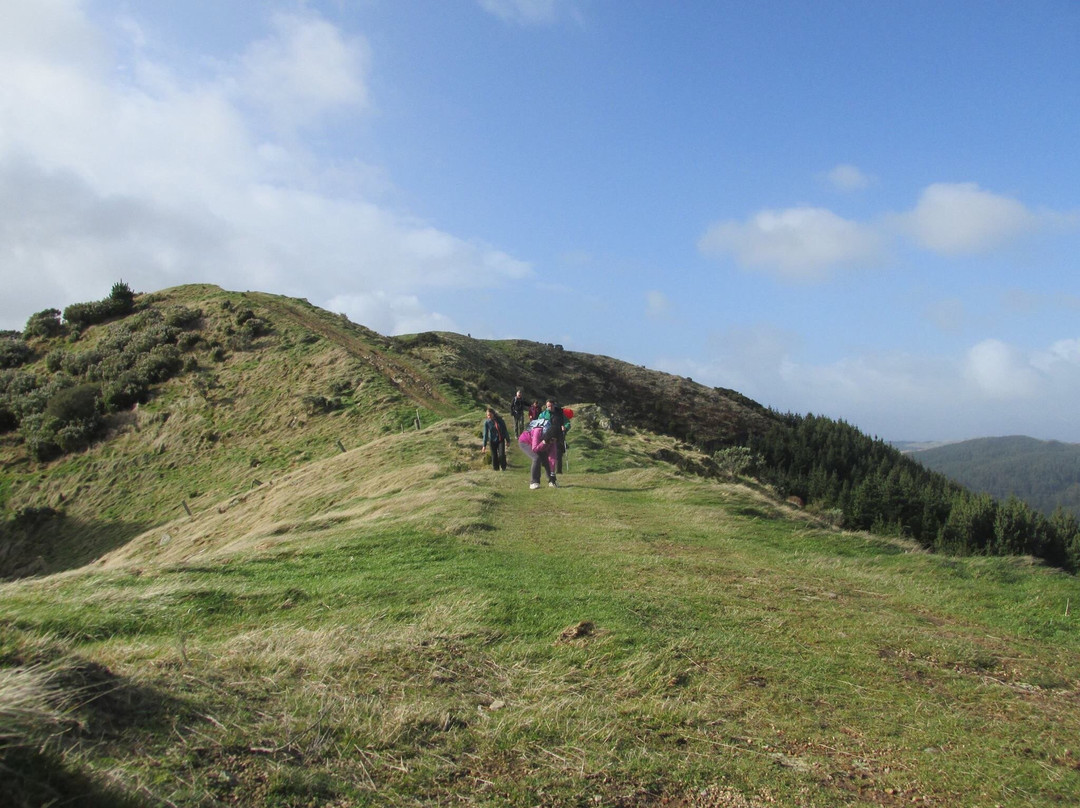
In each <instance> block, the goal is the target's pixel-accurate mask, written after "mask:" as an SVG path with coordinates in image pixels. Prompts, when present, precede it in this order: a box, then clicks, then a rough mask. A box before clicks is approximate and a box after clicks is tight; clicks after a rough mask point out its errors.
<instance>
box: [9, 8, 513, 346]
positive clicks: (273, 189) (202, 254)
mask: <svg viewBox="0 0 1080 808" xmlns="http://www.w3.org/2000/svg"><path fill="white" fill-rule="evenodd" d="M31 5H32V6H33V7H32V8H31ZM268 22H269V27H268V32H267V34H266V36H265V37H263V38H262V39H260V40H258V41H254V42H251V43H249V44H248V45H247V46H245V47H244V48H242V49H241V50H240V51H239V52H237V53H235V54H233V55H232V57H231V58H227V59H225V60H221V59H216V60H209V59H205V58H203V57H201V56H197V57H195V61H196V62H197V67H198V69H194V68H192V69H191V70H188V71H183V72H184V73H185V75H181V73H180V72H178V71H177V69H176V68H175V67H173V66H170V65H167V64H165V63H163V62H160V61H156V60H155V59H154V58H153V57H152V56H151V55H150V52H151V51H152V50H153V47H152V46H153V42H152V35H151V34H147V33H146V32H145V31H143V30H142V29H141V28H140V27H139V25H138V24H137V23H136V22H135V21H133V20H131V19H125V20H119V21H117V22H116V25H115V27H114V28H111V29H109V30H105V29H103V28H101V27H99V26H97V25H95V24H94V23H93V22H91V21H90V20H89V19H88V18H87V17H86V16H84V14H83V13H82V5H81V4H79V3H77V2H74V0H41V2H39V3H34V4H29V3H14V4H5V7H4V8H3V10H0V77H2V78H0V259H2V264H0V266H2V267H3V268H2V270H0V271H2V272H3V274H4V278H3V281H4V285H5V289H6V293H5V294H4V295H3V296H2V298H0V327H6V328H20V327H21V326H22V325H23V323H25V321H26V318H27V317H28V316H29V315H30V314H31V313H33V312H34V311H38V310H40V309H43V308H48V307H58V308H62V307H63V306H64V305H66V304H67V303H70V302H75V301H80V300H89V299H96V298H98V297H101V296H102V295H104V294H105V293H107V291H108V289H109V288H110V286H111V284H112V283H113V282H114V281H116V280H119V279H121V278H123V279H124V280H126V281H127V282H129V283H130V284H131V285H132V286H133V287H134V288H136V289H138V290H152V289H158V288H163V287H167V286H171V285H175V284H176V283H187V282H195V281H205V282H210V283H216V284H219V285H221V286H224V287H226V288H237V289H249V288H257V289H260V290H263V291H270V292H277V293H282V294H295V295H302V296H304V297H308V298H309V299H311V300H312V302H313V303H316V304H317V305H322V306H327V307H328V308H333V309H335V310H338V311H343V312H344V313H346V314H348V315H349V316H350V317H352V318H353V319H357V320H358V321H360V322H364V323H365V324H369V325H371V326H372V327H378V328H379V330H384V329H385V331H387V332H389V333H401V332H404V331H408V330H414V326H415V325H416V324H417V323H436V324H443V325H446V324H448V323H449V321H448V320H446V319H445V318H444V317H443V316H442V315H438V314H437V313H434V312H431V311H428V310H426V309H425V306H424V304H423V302H422V298H423V295H424V294H425V293H430V292H431V291H432V290H435V289H440V288H448V287H453V288H473V287H475V286H476V285H477V284H478V283H479V282H480V280H479V279H481V278H483V281H484V283H486V284H492V283H495V284H497V283H499V282H500V281H506V280H510V279H516V278H523V277H527V276H529V275H530V274H531V272H532V269H531V267H530V265H529V264H528V263H526V262H524V261H521V260H519V259H517V258H514V257H513V256H511V255H508V254H506V253H505V252H502V251H500V250H499V249H497V248H496V247H494V246H492V245H490V244H486V243H484V242H481V241H476V240H473V239H468V238H462V237H459V236H456V235H454V234H451V233H448V232H445V231H443V230H440V229H439V228H437V227H435V226H433V225H432V224H430V223H427V222H425V221H423V220H422V219H420V218H418V217H416V216H414V215H411V214H410V213H409V212H407V211H400V210H395V209H393V208H392V207H390V206H388V205H385V204H381V203H380V202H379V200H378V198H377V197H376V198H371V197H370V196H369V195H366V194H365V193H364V187H365V183H364V181H363V178H365V177H367V176H369V175H370V174H371V173H373V172H372V171H370V170H369V167H363V166H358V165H347V166H341V165H334V164H330V163H327V162H325V161H324V160H321V159H320V158H318V157H316V156H315V155H314V154H313V153H311V152H310V151H309V150H307V149H306V148H305V147H304V146H302V145H301V143H302V141H301V140H300V137H299V136H298V133H301V132H305V133H307V132H308V130H311V129H313V128H318V127H321V126H326V125H331V124H333V122H334V121H336V120H339V119H341V118H343V117H344V118H347V117H349V116H352V117H356V116H363V115H365V114H367V113H368V112H369V110H370V108H371V105H372V90H371V86H370V79H369V66H370V63H371V52H370V48H369V46H368V45H367V43H366V42H365V41H364V40H363V39H362V38H360V37H356V36H346V35H344V34H343V33H342V32H341V31H340V30H338V29H337V28H336V27H335V26H334V25H332V24H330V23H329V22H327V21H326V20H325V19H323V18H321V17H320V16H319V15H317V14H315V13H314V12H307V11H304V12H300V13H290V14H285V13H279V14H276V15H273V16H272V17H271V18H270V19H269V21H268ZM116 42H119V43H120V44H119V45H117V47H115V48H113V47H112V45H111V43H116ZM192 75H194V76H198V78H192V77H191V76H192ZM374 173H376V174H377V169H376V170H375V171H374ZM331 302H334V303H336V305H334V306H331V305H330V303H331ZM349 306H355V308H354V309H352V310H350V308H349Z"/></svg>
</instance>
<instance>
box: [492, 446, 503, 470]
mask: <svg viewBox="0 0 1080 808" xmlns="http://www.w3.org/2000/svg"><path fill="white" fill-rule="evenodd" d="M491 468H493V469H494V470H495V471H499V470H500V469H502V470H503V471H506V441H503V440H501V441H499V442H498V443H492V444H491Z"/></svg>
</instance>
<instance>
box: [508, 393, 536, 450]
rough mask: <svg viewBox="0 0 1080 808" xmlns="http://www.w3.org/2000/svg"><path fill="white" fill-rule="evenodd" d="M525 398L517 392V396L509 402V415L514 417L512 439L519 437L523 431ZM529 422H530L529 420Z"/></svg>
mask: <svg viewBox="0 0 1080 808" xmlns="http://www.w3.org/2000/svg"><path fill="white" fill-rule="evenodd" d="M526 407H527V405H526V403H525V397H524V396H522V395H521V391H520V390H518V391H517V395H516V396H514V398H513V400H512V401H511V402H510V414H511V415H512V416H514V437H515V438H517V437H520V436H521V433H522V432H524V431H525V410H526ZM529 420H532V419H531V418H530V419H529Z"/></svg>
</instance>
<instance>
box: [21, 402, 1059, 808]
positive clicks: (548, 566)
mask: <svg viewBox="0 0 1080 808" xmlns="http://www.w3.org/2000/svg"><path fill="white" fill-rule="evenodd" d="M474 429H475V422H474V419H468V418H463V419H458V420H451V421H447V422H444V423H442V424H440V425H439V426H438V427H435V428H432V429H427V430H424V431H422V432H419V433H417V432H413V433H405V434H399V435H393V436H386V437H383V438H379V439H377V440H374V441H371V442H370V443H368V444H365V445H364V446H362V447H359V448H357V449H353V450H351V451H348V452H345V453H340V452H339V453H338V454H336V455H333V456H330V457H327V458H324V459H321V460H316V461H313V462H311V463H309V464H307V465H305V466H303V467H300V468H296V469H292V470H287V471H283V472H282V473H281V474H280V475H277V476H272V477H271V476H270V475H267V476H268V478H269V479H267V480H265V481H264V485H262V486H260V487H258V488H255V489H252V490H251V491H249V492H247V493H246V494H244V495H243V496H242V497H237V498H235V499H229V500H227V501H223V502H222V503H221V504H220V507H215V508H206V509H204V510H203V511H201V512H199V513H198V514H196V515H195V516H194V518H192V519H186V518H184V519H178V520H176V521H175V522H172V523H169V524H167V525H164V526H162V527H159V528H155V529H154V530H152V531H150V532H148V533H145V534H143V535H142V536H140V537H139V538H138V539H137V540H136V541H134V542H133V543H132V544H131V545H129V546H127V547H125V548H123V549H122V550H121V551H118V552H116V553H114V554H112V555H111V556H110V557H109V558H108V559H107V561H106V563H105V564H103V565H101V566H99V567H96V568H93V569H89V570H82V571H78V572H71V573H66V574H64V575H59V576H52V577H48V578H42V579H37V580H25V581H20V582H16V583H10V584H6V585H4V586H2V587H0V608H2V610H3V614H4V615H5V617H4V619H3V622H2V624H0V625H2V627H3V631H4V637H5V639H4V648H6V649H8V650H7V651H6V652H5V658H7V659H12V660H16V659H22V658H28V657H29V656H30V649H32V648H39V647H40V646H41V645H42V644H43V643H45V642H46V641H47V642H48V643H50V644H51V645H52V646H53V647H54V649H55V652H56V653H58V654H61V655H68V656H70V657H72V658H78V659H84V660H92V662H93V664H94V665H96V666H98V668H96V669H95V670H97V672H98V673H97V679H100V680H102V681H105V680H107V681H108V682H109V684H110V687H111V688H112V690H110V691H109V692H110V693H113V694H114V695H112V696H110V697H109V698H110V699H111V701H108V703H106V704H102V699H100V698H99V699H97V700H96V701H95V702H91V703H86V704H83V705H81V706H79V707H78V709H77V710H76V717H77V721H78V722H79V726H82V727H84V728H85V729H83V730H78V731H75V730H68V731H66V732H65V733H63V734H61V735H58V737H57V741H56V744H57V749H59V750H60V753H61V754H62V756H63V759H64V760H65V761H66V762H67V765H70V766H75V767H78V768H79V769H80V770H85V771H87V772H89V773H90V774H91V775H93V776H95V777H99V778H105V777H106V776H107V777H108V778H109V779H110V780H111V781H112V782H114V783H117V784H119V786H120V787H121V788H122V790H123V792H124V793H126V794H129V795H139V796H140V799H143V800H144V801H145V802H147V803H151V804H153V803H157V804H170V803H171V804H175V805H200V806H201V805H218V804H222V805H224V804H240V805H260V806H263V805H281V806H285V805H309V804H318V805H338V806H351V805H376V804H377V805H391V806H397V805H400V806H406V805H410V806H412V805H451V804H467V805H468V804H471V805H520V806H534V805H548V806H580V805H595V804H599V805H622V806H628V805H655V806H699V807H708V806H726V807H734V808H739V807H740V806H753V808H760V806H767V805H809V806H836V805H853V806H854V805H885V806H899V805H912V804H924V805H948V806H983V805H995V804H998V805H1008V806H1020V805H1025V806H1029V805H1055V804H1068V803H1070V802H1074V801H1076V799H1077V798H1078V797H1080V774H1078V772H1080V767H1078V766H1080V764H1078V758H1077V751H1076V750H1075V748H1074V746H1075V738H1076V737H1077V736H1078V733H1080V696H1078V693H1080V688H1078V682H1080V653H1078V651H1080V633H1078V630H1077V626H1076V622H1075V617H1074V615H1073V613H1072V611H1069V613H1068V614H1067V613H1066V605H1067V604H1069V603H1072V604H1075V603H1076V601H1077V595H1078V587H1077V583H1076V580H1075V579H1074V578H1071V577H1069V576H1066V575H1064V574H1061V573H1059V572H1054V571H1051V570H1048V569H1045V568H1042V567H1039V566H1035V565H1031V564H1030V563H1027V562H1025V561H1023V560H1017V559H984V558H969V559H955V558H949V559H946V558H941V557H937V556H934V555H930V554H927V553H924V552H921V551H918V550H917V549H916V548H914V547H912V546H911V545H908V544H905V543H903V542H896V541H893V540H888V539H882V538H879V537H875V536H871V535H865V534H850V533H845V532H841V531H837V530H834V529H832V528H829V527H827V526H823V525H821V524H819V523H817V522H816V521H814V519H813V518H812V517H811V516H810V515H808V514H806V513H804V512H801V511H797V510H793V509H791V508H789V507H788V506H786V505H784V504H783V503H778V502H776V501H775V500H774V499H772V498H770V497H769V495H768V492H767V491H764V490H755V489H753V488H749V487H746V486H743V485H739V484H735V483H722V482H717V481H706V480H702V479H699V478H695V477H692V476H687V475H686V474H683V473H680V472H678V471H677V470H676V469H675V468H674V467H671V466H666V465H664V464H658V463H656V462H655V461H653V460H649V458H650V457H651V454H652V453H654V452H655V451H656V449H657V448H658V447H660V446H665V447H667V448H671V449H672V450H674V449H676V448H677V447H675V446H674V444H673V442H671V441H668V442H666V443H665V442H664V440H663V439H660V438H656V437H655V436H649V435H647V434H644V433H635V432H629V433H625V434H623V435H618V436H617V435H614V434H603V435H598V436H596V437H595V439H594V440H593V441H592V443H593V444H595V445H596V446H601V445H602V449H596V450H595V451H596V454H594V455H593V456H592V457H591V458H590V457H589V456H586V455H587V453H586V452H578V453H577V455H574V454H572V455H571V458H572V459H571V463H572V464H576V465H572V466H571V468H572V469H574V470H573V471H571V472H570V473H568V474H566V475H564V476H563V477H562V478H561V480H560V482H561V484H562V488H560V489H558V490H553V489H548V488H543V489H541V490H539V491H530V490H529V489H528V487H527V482H528V480H527V472H526V463H525V461H524V458H523V457H522V456H521V455H520V454H517V455H512V456H511V458H510V462H511V469H510V471H509V472H507V473H495V472H492V471H490V470H487V469H484V468H483V466H482V459H481V458H479V457H478V456H477V455H476V451H475V449H474V448H472V443H473V441H472V432H473V431H474ZM583 442H584V441H583ZM466 447H469V448H466ZM572 451H573V450H572ZM684 451H685V450H684ZM624 461H625V462H624ZM165 533H168V534H169V535H170V540H169V541H168V542H164V543H163V542H162V536H163V534H165ZM95 681H96V680H95ZM95 692H99V691H95ZM76 702H77V700H76ZM95 704H97V705H99V706H98V707H95V706H94V705H95ZM117 704H133V705H139V709H138V710H132V709H129V708H125V709H123V710H121V711H120V715H121V716H122V717H123V720H122V721H120V722H117V721H115V720H113V721H110V720H106V719H105V718H104V715H103V713H102V711H101V709H100V708H101V707H111V706H115V705H117Z"/></svg>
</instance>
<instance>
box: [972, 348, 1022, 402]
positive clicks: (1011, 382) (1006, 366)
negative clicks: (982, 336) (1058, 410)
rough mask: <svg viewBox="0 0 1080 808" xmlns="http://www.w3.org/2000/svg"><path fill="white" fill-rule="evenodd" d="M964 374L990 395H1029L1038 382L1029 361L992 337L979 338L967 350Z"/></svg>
mask: <svg viewBox="0 0 1080 808" xmlns="http://www.w3.org/2000/svg"><path fill="white" fill-rule="evenodd" d="M964 375H965V377H966V378H967V379H968V380H970V381H971V382H973V383H974V384H975V385H976V387H977V388H978V389H979V390H981V391H983V392H984V393H985V394H986V395H987V396H989V397H991V398H1030V397H1031V396H1032V395H1033V394H1034V392H1035V390H1036V388H1037V386H1038V383H1039V379H1038V375H1037V373H1036V372H1035V370H1034V369H1033V368H1032V366H1031V363H1030V361H1029V360H1028V359H1027V358H1026V357H1024V356H1023V355H1022V354H1021V353H1020V351H1018V350H1017V349H1016V348H1014V347H1012V346H1011V345H1007V344H1006V343H1004V342H1002V341H1001V340H996V339H986V340H983V341H982V342H980V343H978V344H977V345H974V346H973V347H972V348H971V349H970V350H969V351H968V354H967V361H966V363H965V367H964Z"/></svg>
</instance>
